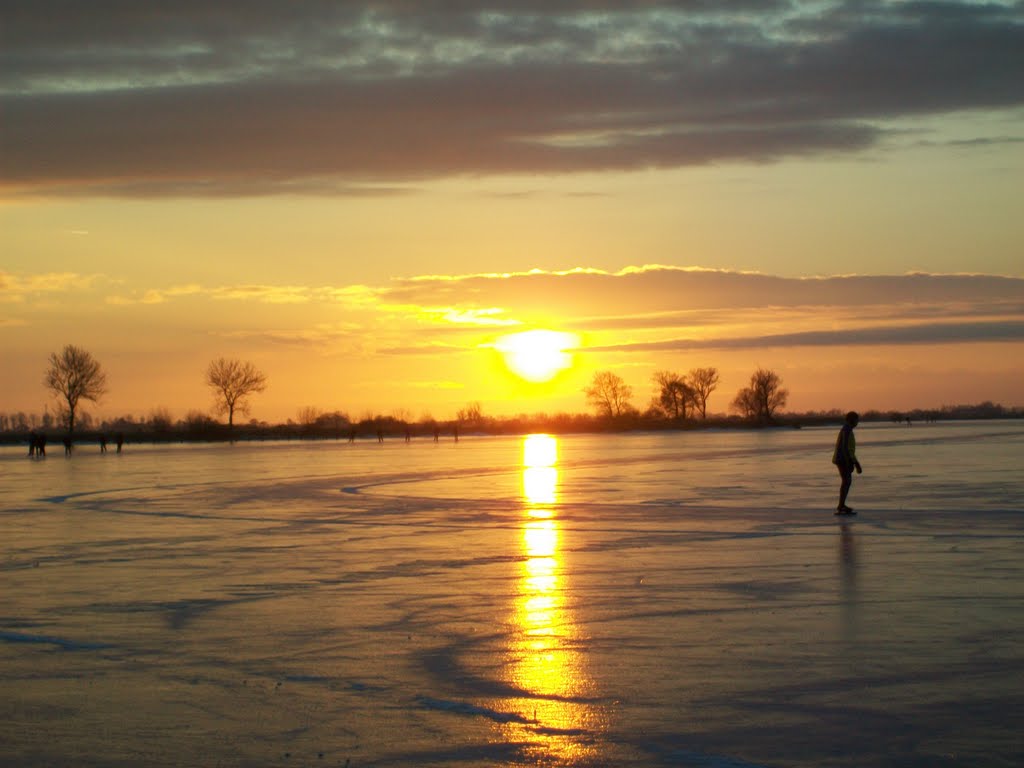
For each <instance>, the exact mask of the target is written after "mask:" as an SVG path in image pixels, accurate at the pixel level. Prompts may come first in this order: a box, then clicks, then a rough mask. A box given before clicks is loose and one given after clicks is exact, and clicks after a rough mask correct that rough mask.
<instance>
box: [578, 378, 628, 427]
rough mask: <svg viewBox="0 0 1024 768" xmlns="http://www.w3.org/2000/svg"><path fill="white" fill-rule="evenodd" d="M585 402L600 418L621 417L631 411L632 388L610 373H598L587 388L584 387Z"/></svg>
mask: <svg viewBox="0 0 1024 768" xmlns="http://www.w3.org/2000/svg"><path fill="white" fill-rule="evenodd" d="M583 392H584V393H585V394H586V396H587V402H589V403H590V404H591V405H592V406H594V407H595V408H597V411H598V413H600V414H601V415H602V416H610V417H615V416H621V415H622V414H624V413H627V412H628V411H630V410H631V408H632V406H631V405H630V404H629V399H630V398H631V397H632V396H633V388H632V387H630V386H629V385H628V384H626V382H625V381H623V380H622V379H621V378H620V377H618V376H616V375H615V374H614V373H612V372H611V371H598V372H597V373H595V374H594V379H593V381H592V383H591V385H590V386H589V387H584V389H583Z"/></svg>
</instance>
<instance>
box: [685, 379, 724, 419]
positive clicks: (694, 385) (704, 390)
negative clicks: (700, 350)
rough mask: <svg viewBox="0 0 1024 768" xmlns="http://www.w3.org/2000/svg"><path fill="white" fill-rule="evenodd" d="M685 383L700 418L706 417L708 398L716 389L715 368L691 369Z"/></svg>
mask: <svg viewBox="0 0 1024 768" xmlns="http://www.w3.org/2000/svg"><path fill="white" fill-rule="evenodd" d="M686 383H687V384H689V385H690V390H691V391H692V392H693V404H694V406H696V407H697V408H698V409H699V410H700V417H701V418H702V419H706V418H707V417H708V398H709V397H711V393H712V392H714V391H715V390H716V389H717V388H718V369H717V368H692V369H691V370H690V373H689V375H688V376H687V377H686Z"/></svg>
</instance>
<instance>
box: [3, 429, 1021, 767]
mask: <svg viewBox="0 0 1024 768" xmlns="http://www.w3.org/2000/svg"><path fill="white" fill-rule="evenodd" d="M836 429H837V428H828V429H803V430H770V431H707V432H685V433H668V434H633V435H624V436H597V435H573V436H566V437H558V438H557V439H555V438H543V437H533V438H483V437H479V438H474V437H469V438H464V439H463V440H462V441H461V442H459V443H458V444H455V443H452V442H451V441H447V442H444V441H443V442H441V443H440V444H436V445H435V444H434V443H433V442H431V441H413V443H411V444H408V445H407V444H405V443H403V442H401V441H393V442H386V443H385V444H383V445H378V444H377V443H376V442H373V443H357V444H354V445H349V444H347V443H344V442H341V443H334V442H324V443H264V444H237V445H234V446H230V445H172V446H160V447H153V446H140V445H131V444H129V445H127V446H126V449H125V453H124V454H121V455H117V454H114V453H108V454H106V455H100V453H99V450H98V448H97V447H95V446H87V445H83V446H80V447H79V448H78V451H77V453H76V455H75V456H74V457H73V458H72V459H65V458H64V456H63V455H61V454H62V451H59V452H58V450H56V449H58V448H60V446H59V445H56V446H54V445H53V444H52V443H51V445H50V446H49V448H50V456H49V458H47V459H45V460H41V461H35V460H29V459H27V458H26V457H25V453H26V452H27V448H25V449H22V448H17V449H14V448H3V449H0V473H2V475H0V476H2V478H3V485H2V493H3V496H2V502H0V531H2V537H0V600H2V603H0V764H2V765H4V766H43V765H47V766H48V765H78V766H118V767H120V766H143V765H145V766H218V765H220V766H262V765H280V766H345V765H348V766H350V768H362V767H364V766H494V765H509V766H516V765H522V766H533V765H543V766H563V765H564V766H661V765H668V766H695V767H700V768H741V767H742V768H751V767H753V766H779V767H781V766H801V767H806V768H811V767H812V766H813V767H814V768H817V767H818V766H850V767H851V768H852V767H854V766H856V767H857V768H872V767H874V766H878V767H883V766H884V767H886V768H889V767H891V766H921V768H924V767H925V766H929V767H930V766H940V767H941V766H1000V767H1004V766H1005V767H1008V766H1019V765H1022V764H1024V738H1022V737H1021V728H1022V726H1021V724H1022V723H1024V640H1022V638H1024V470H1022V468H1021V456H1024V423H1022V422H973V423H953V424H927V425H926V424H921V425H915V426H913V427H910V428H908V427H904V426H896V425H873V424H864V425H862V426H861V427H860V428H858V430H857V439H858V454H859V456H860V458H861V460H862V463H863V465H864V469H865V473H864V474H863V475H861V476H856V477H855V479H854V485H853V490H852V492H851V495H850V504H851V505H852V506H853V507H854V508H856V509H857V510H858V512H859V514H858V516H857V517H855V518H853V519H851V520H840V519H838V518H836V517H834V516H833V515H832V510H833V509H834V508H835V504H836V492H837V486H838V475H837V474H836V472H835V469H834V467H833V466H832V465H831V464H830V457H831V451H832V444H833V440H834V437H835V433H836Z"/></svg>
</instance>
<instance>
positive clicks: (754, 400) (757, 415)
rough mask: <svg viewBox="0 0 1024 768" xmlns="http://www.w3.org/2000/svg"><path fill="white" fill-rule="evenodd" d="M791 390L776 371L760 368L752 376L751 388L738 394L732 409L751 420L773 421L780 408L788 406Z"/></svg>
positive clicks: (746, 388)
mask: <svg viewBox="0 0 1024 768" xmlns="http://www.w3.org/2000/svg"><path fill="white" fill-rule="evenodd" d="M788 399H789V390H787V389H783V387H782V379H781V378H779V375H778V374H777V373H775V371H769V370H767V369H765V368H758V369H757V370H756V371H754V373H753V374H752V375H751V376H750V386H748V387H744V388H743V389H741V390H740V391H739V392H737V393H736V397H735V399H734V400H733V401H732V407H733V408H735V409H736V410H737V411H739V412H740V413H742V414H743V415H744V416H746V417H747V418H750V419H756V420H758V421H771V420H772V418H773V417H774V415H775V412H776V411H777V410H778V409H779V408H784V407H785V406H786V401H787V400H788Z"/></svg>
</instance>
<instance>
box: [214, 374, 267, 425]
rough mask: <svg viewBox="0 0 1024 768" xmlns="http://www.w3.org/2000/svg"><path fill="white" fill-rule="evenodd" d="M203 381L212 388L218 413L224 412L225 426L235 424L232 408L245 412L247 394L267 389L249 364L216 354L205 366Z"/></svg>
mask: <svg viewBox="0 0 1024 768" xmlns="http://www.w3.org/2000/svg"><path fill="white" fill-rule="evenodd" d="M206 384H207V386H209V387H210V389H212V390H213V396H214V401H215V403H214V405H215V407H216V409H217V412H218V413H227V415H228V427H229V428H233V427H234V424H235V411H238V412H239V413H241V414H247V413H249V395H253V394H256V393H257V392H262V391H263V390H265V389H266V388H267V377H266V376H264V375H263V374H262V373H261V372H260V371H259V370H257V369H256V366H254V365H253V364H252V363H248V362H247V363H243V362H242V361H241V360H226V359H225V358H223V357H219V358H217V359H216V360H214V361H213V362H212V363H210V367H209V368H207V369H206Z"/></svg>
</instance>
